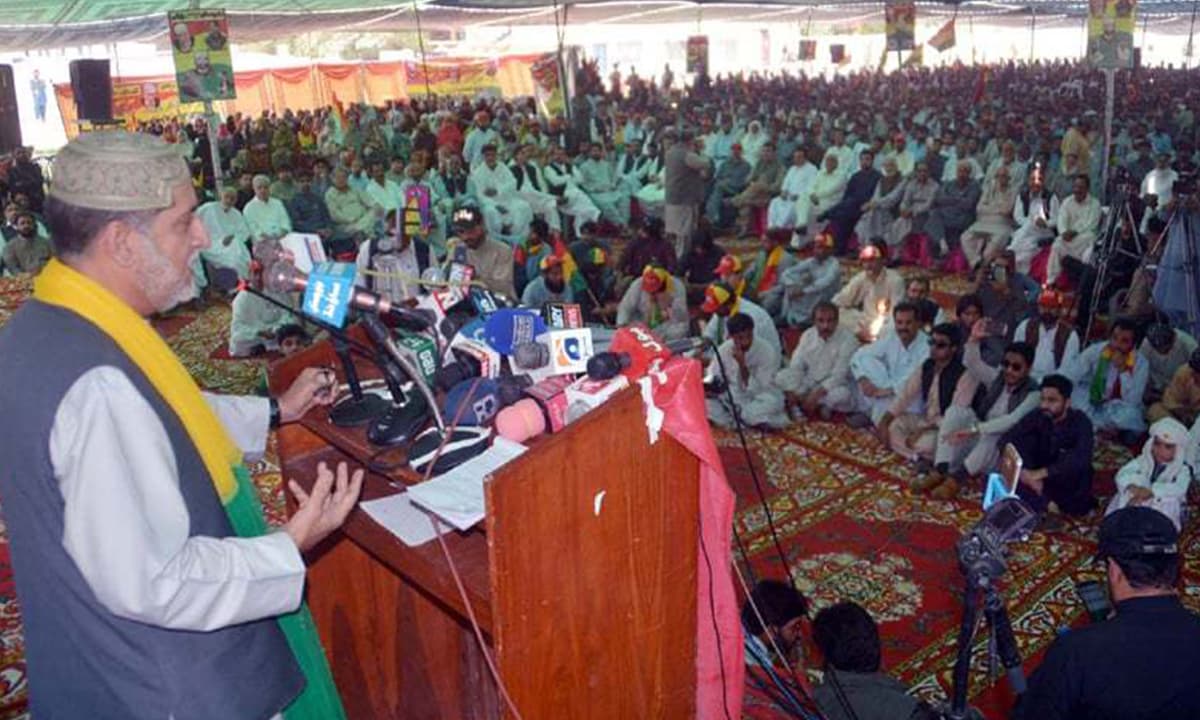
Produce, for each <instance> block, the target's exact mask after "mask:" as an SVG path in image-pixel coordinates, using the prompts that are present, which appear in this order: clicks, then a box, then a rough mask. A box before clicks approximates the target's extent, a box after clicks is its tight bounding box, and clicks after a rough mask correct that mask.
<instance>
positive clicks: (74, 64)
mask: <svg viewBox="0 0 1200 720" xmlns="http://www.w3.org/2000/svg"><path fill="white" fill-rule="evenodd" d="M70 68H71V92H72V93H73V94H74V95H75V111H76V116H77V117H78V118H79V120H81V121H83V120H87V121H89V122H102V121H105V120H112V116H113V110H112V77H111V75H110V74H109V69H108V60H94V59H91V60H72V61H71V64H70Z"/></svg>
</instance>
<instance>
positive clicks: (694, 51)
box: [687, 35, 708, 75]
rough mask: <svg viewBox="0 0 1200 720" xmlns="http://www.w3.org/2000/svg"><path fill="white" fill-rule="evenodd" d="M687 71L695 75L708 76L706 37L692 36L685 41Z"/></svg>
mask: <svg viewBox="0 0 1200 720" xmlns="http://www.w3.org/2000/svg"><path fill="white" fill-rule="evenodd" d="M687 71H688V72H690V73H695V74H696V75H707V74H708V36H707V35H692V36H690V37H689V38H688V39H687Z"/></svg>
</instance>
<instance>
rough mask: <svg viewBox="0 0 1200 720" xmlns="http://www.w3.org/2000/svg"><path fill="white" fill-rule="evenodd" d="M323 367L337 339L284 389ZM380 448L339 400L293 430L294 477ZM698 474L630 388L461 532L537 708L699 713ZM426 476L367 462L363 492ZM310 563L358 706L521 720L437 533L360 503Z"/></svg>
mask: <svg viewBox="0 0 1200 720" xmlns="http://www.w3.org/2000/svg"><path fill="white" fill-rule="evenodd" d="M312 365H330V366H334V367H337V363H336V362H335V359H334V355H333V353H332V350H331V349H330V348H329V346H328V344H327V343H321V344H318V345H315V346H314V347H312V348H310V349H309V350H307V351H305V352H303V353H300V354H298V355H296V356H293V357H292V358H288V359H286V360H284V361H281V362H280V363H278V364H276V365H275V366H274V367H273V368H272V371H271V387H272V390H273V391H274V392H276V393H278V392H280V391H281V390H282V389H284V388H286V387H287V386H288V385H289V384H290V382H291V381H292V379H293V378H294V377H295V375H296V374H297V373H298V372H299V371H300V369H302V368H304V367H308V366H312ZM359 371H360V373H361V374H362V375H363V376H364V377H369V376H370V375H371V374H372V372H371V369H370V368H369V367H368V366H366V365H360V366H359ZM374 374H376V375H377V374H378V373H374ZM339 375H340V371H339ZM375 450H376V449H375V448H373V447H371V446H369V445H368V443H367V441H366V438H365V431H364V430H363V429H352V430H348V429H343V428H337V427H335V426H333V425H332V424H331V423H329V421H328V420H327V418H326V411H325V410H324V409H318V410H315V411H313V412H312V413H310V414H309V416H308V417H306V418H305V419H304V420H302V421H301V422H300V423H296V424H293V425H290V426H286V427H284V428H281V429H280V431H279V457H280V463H281V465H282V470H283V475H284V478H285V480H286V479H293V480H296V481H297V482H299V483H300V484H301V485H303V486H305V487H307V486H309V485H311V483H312V481H313V479H314V478H315V477H316V467H317V464H318V463H319V462H322V461H324V462H327V463H330V464H332V463H336V462H339V461H345V462H348V463H350V464H351V466H352V467H357V466H365V459H366V458H368V457H369V456H371V455H372V454H373V453H374V452H375ZM699 473H700V464H699V461H698V459H697V458H696V457H695V456H694V455H692V454H691V453H690V452H688V451H687V450H686V449H685V448H684V447H683V446H682V445H680V444H678V443H677V442H675V441H674V440H673V439H671V438H670V437H667V436H666V435H665V434H664V435H661V436H660V438H659V440H658V442H657V443H655V444H654V445H651V444H650V442H649V437H648V434H647V430H646V425H645V420H644V411H643V407H642V400H641V397H640V395H639V394H638V393H637V392H636V390H634V389H629V390H626V391H623V392H621V393H620V394H618V395H617V396H616V397H614V398H613V399H612V400H610V401H609V402H608V403H606V404H605V405H603V406H602V407H600V408H597V409H596V410H593V411H592V412H591V413H589V414H588V415H586V416H584V417H583V418H581V419H580V420H579V421H577V422H575V423H574V424H572V425H570V426H568V427H567V428H566V429H565V430H563V431H562V432H561V433H558V434H556V435H553V436H549V437H544V438H542V439H540V440H539V441H537V442H536V443H535V444H534V445H533V446H532V449H531V450H530V451H529V452H527V453H526V454H525V455H523V456H521V457H520V458H518V459H517V460H515V461H513V462H511V463H510V464H508V465H506V466H504V467H503V468H501V469H500V470H499V471H498V472H497V473H496V474H494V475H493V476H492V477H491V478H490V480H489V481H488V483H487V487H486V499H487V519H486V520H485V521H484V523H482V524H481V526H476V527H475V528H474V529H472V530H471V531H470V532H466V533H461V532H457V531H451V533H450V534H448V535H447V536H446V538H445V539H446V543H447V545H448V547H449V554H450V556H451V558H452V559H453V562H454V566H455V567H456V568H457V571H458V575H459V577H460V578H461V580H462V583H463V587H464V588H465V594H466V598H467V602H469V603H470V605H471V608H472V609H473V610H474V613H475V616H476V618H477V619H478V622H479V625H480V627H481V629H482V632H483V635H484V637H485V639H486V641H487V643H488V647H489V651H490V652H491V653H492V654H493V657H494V658H495V661H496V664H497V666H498V669H499V672H500V676H501V677H502V678H503V679H504V682H505V685H506V686H507V688H508V692H509V694H510V696H511V697H512V700H513V702H514V703H515V705H516V707H517V709H518V710H519V712H520V713H521V715H522V717H523V718H525V720H539V719H541V718H547V719H550V718H553V719H555V720H586V719H589V718H595V719H596V720H601V719H603V720H612V719H613V718H622V719H624V718H680V719H684V718H691V717H693V716H694V714H695V713H694V707H695V696H696V613H697V608H696V582H697V579H696V578H697V575H696V573H697V568H696V558H697V539H698V533H699V527H698V520H697V518H698V490H699ZM418 480H419V478H418V477H416V476H415V475H414V474H413V473H412V472H411V471H409V470H407V469H405V470H404V471H402V472H400V471H398V472H395V473H392V474H391V475H382V474H376V473H368V474H367V479H366V482H365V483H364V487H363V493H362V495H363V497H362V499H364V500H367V499H374V498H378V497H383V496H386V495H389V494H393V493H396V492H398V491H399V490H400V489H401V488H402V487H403V485H405V484H410V483H413V482H417V481H418ZM291 502H292V500H291V498H289V511H290V510H292V509H294V508H293V507H292V505H291ZM307 559H308V561H309V563H310V568H309V576H308V592H307V598H308V602H309V605H310V607H311V609H312V613H313V617H314V618H315V620H316V623H317V627H318V630H319V631H320V635H321V641H322V643H323V644H324V647H325V652H326V654H327V656H328V658H329V662H330V665H331V666H332V668H333V674H334V679H335V681H336V682H337V686H338V689H339V691H340V692H341V696H342V701H343V704H344V705H345V708H346V711H347V713H348V715H349V717H350V718H352V719H353V720H383V719H384V718H397V719H399V718H405V719H406V720H407V719H423V718H446V719H448V720H449V719H458V718H470V719H474V718H480V719H490V718H498V717H511V716H512V715H511V713H509V712H508V711H507V709H506V707H505V706H504V704H503V702H502V701H501V700H500V695H499V692H498V689H497V686H496V684H495V682H494V680H493V678H492V676H491V674H490V672H489V671H488V668H487V665H486V662H485V659H484V656H483V654H482V653H481V652H480V649H479V645H478V642H477V640H476V638H475V635H474V633H473V630H472V627H471V623H470V621H469V620H468V619H467V618H468V614H467V610H466V607H465V606H464V603H463V598H462V593H460V592H459V590H458V588H457V586H456V584H455V580H454V576H453V574H452V572H451V568H450V565H449V563H448V562H447V560H446V557H445V555H444V554H443V552H442V550H441V548H440V546H439V544H438V542H437V541H436V540H434V541H431V542H429V543H426V544H424V545H422V546H420V547H415V548H413V547H408V546H406V545H404V544H403V543H402V542H401V541H400V540H399V539H397V538H396V537H394V536H393V535H392V534H391V533H390V532H388V531H387V530H386V529H384V528H383V527H382V526H380V525H378V524H377V523H375V522H374V521H373V520H372V519H371V518H370V517H368V516H367V515H366V514H365V513H363V512H362V511H361V510H355V511H354V512H353V513H352V514H351V515H350V517H349V519H348V520H347V522H346V524H345V526H344V528H343V529H342V531H341V532H340V533H338V534H336V535H334V536H333V537H331V538H329V539H328V540H327V541H326V542H325V543H324V544H323V545H322V546H321V547H319V548H317V549H316V550H314V551H313V552H312V553H310V554H309V557H308V558H307Z"/></svg>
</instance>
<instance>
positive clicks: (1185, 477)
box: [1105, 418, 1195, 529]
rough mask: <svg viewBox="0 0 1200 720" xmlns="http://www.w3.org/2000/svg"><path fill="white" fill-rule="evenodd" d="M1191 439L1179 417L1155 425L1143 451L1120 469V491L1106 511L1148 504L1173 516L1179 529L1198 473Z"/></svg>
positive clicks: (1118, 489) (1118, 487)
mask: <svg viewBox="0 0 1200 720" xmlns="http://www.w3.org/2000/svg"><path fill="white" fill-rule="evenodd" d="M1190 442H1191V437H1190V436H1189V433H1188V429H1187V428H1185V427H1184V426H1183V423H1181V422H1179V421H1178V420H1176V419H1175V418H1163V419H1162V420H1159V421H1158V422H1156V423H1154V424H1153V425H1151V426H1150V438H1149V439H1148V440H1146V444H1145V446H1143V447H1142V454H1141V455H1140V456H1138V457H1136V458H1134V459H1133V460H1130V461H1129V462H1127V463H1125V466H1124V467H1122V468H1121V469H1120V471H1118V472H1117V478H1116V484H1117V494H1116V495H1114V496H1113V499H1112V502H1110V503H1109V504H1108V510H1107V511H1105V514H1106V515H1107V514H1108V513H1111V512H1115V511H1117V510H1120V509H1121V508H1123V507H1126V506H1128V505H1145V506H1146V507H1151V508H1154V509H1155V510H1158V511H1159V512H1161V513H1162V514H1163V515H1166V516H1167V517H1169V518H1171V522H1173V523H1175V527H1176V528H1177V529H1179V528H1180V524H1181V520H1182V518H1181V514H1182V511H1183V504H1184V502H1186V500H1187V491H1188V485H1189V484H1191V482H1192V477H1193V476H1194V474H1195V471H1194V470H1193V469H1192V465H1191V464H1189V463H1188V455H1189V447H1188V446H1189V443H1190Z"/></svg>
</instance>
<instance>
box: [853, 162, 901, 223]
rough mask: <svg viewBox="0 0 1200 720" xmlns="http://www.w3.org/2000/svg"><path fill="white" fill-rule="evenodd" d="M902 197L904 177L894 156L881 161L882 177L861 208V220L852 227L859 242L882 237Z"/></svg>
mask: <svg viewBox="0 0 1200 720" xmlns="http://www.w3.org/2000/svg"><path fill="white" fill-rule="evenodd" d="M902 197H904V177H903V176H902V175H901V174H900V168H899V165H897V163H896V158H895V156H891V155H889V156H887V157H885V158H884V159H883V177H882V178H880V179H879V182H878V183H876V184H875V194H874V195H872V196H871V199H870V200H868V201H867V204H866V205H864V206H863V215H862V218H861V219H860V220H859V221H858V225H856V226H855V227H854V233H855V234H856V235H858V240H859V242H868V241H870V240H873V239H874V238H877V237H883V236H884V234H885V233H886V232H887V230H888V228H889V227H891V225H892V223H893V222H894V221H895V220H896V215H897V213H898V212H899V210H897V208H898V207H899V205H900V199H901V198H902Z"/></svg>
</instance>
